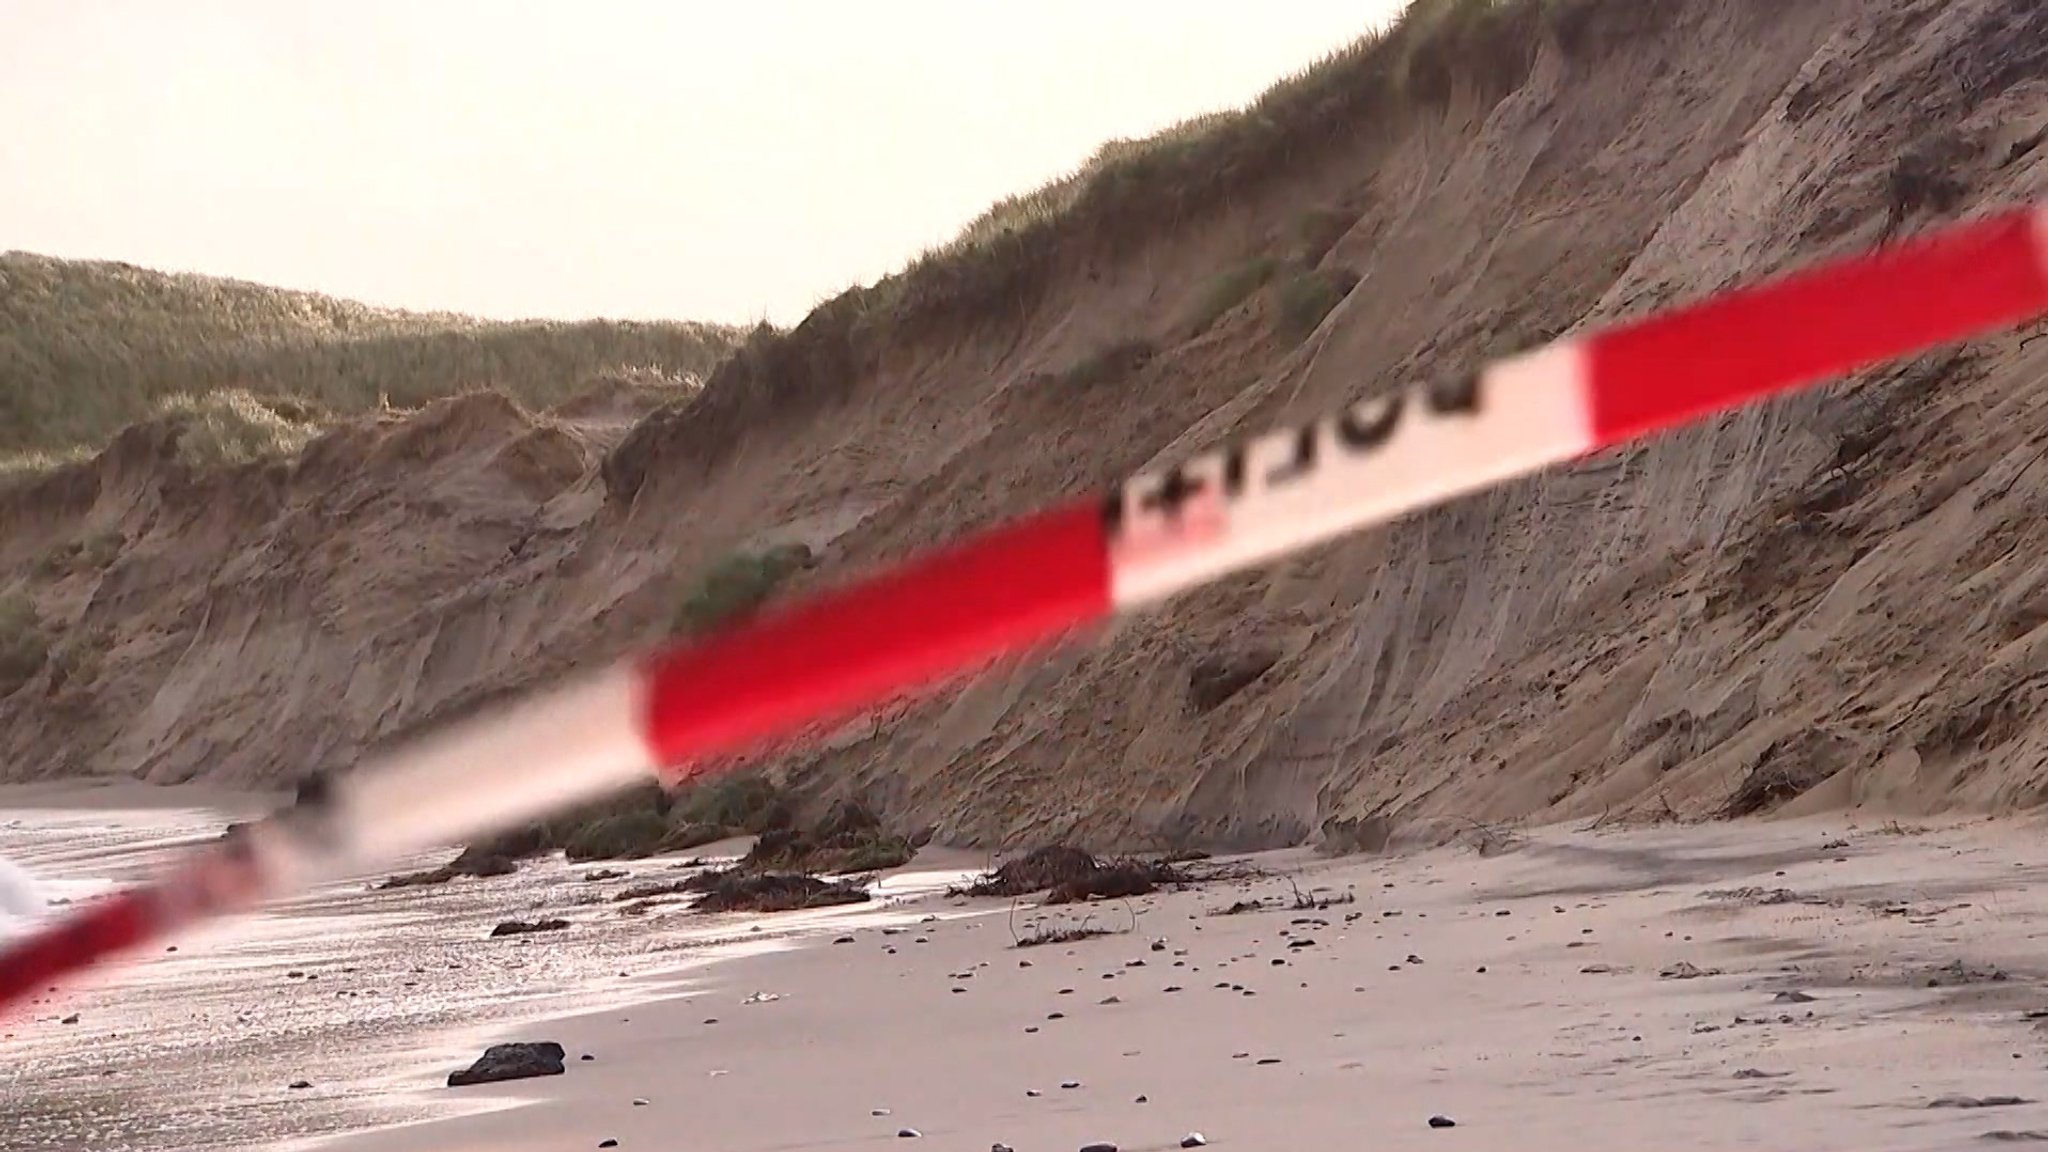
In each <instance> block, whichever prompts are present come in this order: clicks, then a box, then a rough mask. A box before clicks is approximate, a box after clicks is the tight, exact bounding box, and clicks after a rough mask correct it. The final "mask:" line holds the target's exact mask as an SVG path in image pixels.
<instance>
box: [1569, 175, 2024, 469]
mask: <svg viewBox="0 0 2048 1152" xmlns="http://www.w3.org/2000/svg"><path fill="white" fill-rule="evenodd" d="M2044 309H2048V273H2044V270H2043V266H2042V260H2041V256H2040V254H2039V251H2038V249H2037V247H2036V240H2035V225H2034V213H2033V212H2032V211H2020V212H2008V213H2003V214H2000V215H1997V216H1992V217H1988V218H1986V219H1983V220H1979V221H1975V222H1972V223H1969V224H1964V225H1961V226H1958V227H1955V228H1950V229H1946V230H1944V231H1942V232H1939V233H1936V234H1934V235H1932V236H1929V237H1924V238H1920V239H1916V240H1911V241H1906V242H1904V243H1901V244H1899V245H1897V246H1895V247H1893V248H1890V249H1886V250H1882V251H1880V252H1878V253H1876V254H1873V255H1864V256H1857V257H1853V258H1850V259H1846V260H1840V261H1836V262H1834V263H1831V264H1824V265H1822V266H1820V267H1818V268H1815V269H1812V270H1810V271H1806V272H1801V273H1797V274H1794V275H1791V276H1787V277H1785V278H1784V279H1781V280H1778V281H1776V282H1774V283H1768V284H1764V285H1761V286H1759V287H1756V288H1751V289H1746V290H1741V291H1736V292H1731V293H1729V294H1727V295H1725V296H1721V297H1719V298H1717V299H1714V300H1711V301H1708V302H1706V303H1703V304H1699V305H1696V306H1694V307H1690V308H1685V309H1682V310H1680V311H1677V312H1674V313H1670V314H1667V315H1663V316H1658V317H1653V318H1651V319H1647V320H1643V321H1641V322H1639V323H1634V324H1626V325H1622V326H1620V327H1617V328H1614V329H1611V330H1609V331H1607V332H1604V333H1601V334H1599V335H1596V336H1594V337H1593V338H1591V339H1590V340H1589V341H1588V344H1587V355H1588V358H1589V362H1590V375H1591V384H1590V387H1589V393H1590V403H1591V408H1592V412H1593V433H1594V437H1595V440H1596V441H1597V444H1598V447H1602V448H1604V447H1607V446H1609V445H1612V444H1615V443H1618V442H1620V441H1622V440H1627V439H1630V438H1632V437H1635V436H1639V435H1642V434H1643V433H1646V432H1652V431H1655V430H1657V429H1660V428H1666V427H1669V426H1671V425H1675V424H1681V423H1684V422H1685V421H1687V420H1690V419H1692V418H1694V417H1697V416H1703V415H1706V414H1707V413H1709V412H1712V411H1715V410H1716V409H1721V408H1732V407H1735V406H1736V405H1739V404H1744V403H1747V402H1749V401H1752V400H1757V399H1761V398H1763V397H1765V396H1769V395H1771V394H1772V393H1775V392H1779V391H1783V390H1785V389H1787V388H1791V387H1794V386H1796V385H1799V384H1805V383H1810V382H1812V381H1815V380H1820V379H1824V378H1826V377H1829V376H1835V375H1840V374H1843V373H1846V372H1850V371H1854V370H1856V369H1858V368H1864V367H1868V366H1870V365H1872V364H1876V363H1879V362H1881V361H1884V360H1888V359H1891V358H1893V357H1895V356H1902V355H1905V354H1907V353H1911V352H1917V351H1920V350H1921V349H1924V348H1928V347H1932V346H1937V345H1941V344H1945V343H1949V342H1952V341H1955V340H1961V339H1966V338H1968V337H1971V336H1975V335H1978V334H1980V333H1983V332H1987V331H1990V330H1992V329H1994V328H1997V327H2000V326H2002V325H2006V324H2011V323H2013V322H2015V321H2018V320H2021V319H2024V318H2026V317H2028V316H2030V315H2033V314H2035V313H2038V312H2041V311H2043V310H2044Z"/></svg>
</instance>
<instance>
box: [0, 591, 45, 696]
mask: <svg viewBox="0 0 2048 1152" xmlns="http://www.w3.org/2000/svg"><path fill="white" fill-rule="evenodd" d="M49 654H50V639H49V637H48V636H47V635H46V634H45V633H44V630H43V621H42V618H41V617H40V616H38V615H37V614H36V606H35V604H34V603H33V602H32V601H30V600H29V598H28V594H27V593H25V592H23V591H22V590H21V589H19V588H13V589H10V590H8V591H7V592H5V593H0V696H6V695H9V694H11V693H13V692H14V691H15V690H16V689H18V688H20V687H21V686H22V685H23V684H26V683H28V682H29V680H30V679H31V678H32V677H34V676H35V674H36V673H37V672H40V671H42V668H43V662H44V661H45V660H47V659H48V658H49Z"/></svg>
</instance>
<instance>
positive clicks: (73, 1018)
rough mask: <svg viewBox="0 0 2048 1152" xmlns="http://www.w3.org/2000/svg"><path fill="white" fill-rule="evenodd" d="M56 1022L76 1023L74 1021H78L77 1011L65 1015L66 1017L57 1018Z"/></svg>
mask: <svg viewBox="0 0 2048 1152" xmlns="http://www.w3.org/2000/svg"><path fill="white" fill-rule="evenodd" d="M57 1023H59V1024H76V1023H78V1013H76V1012H73V1013H72V1014H71V1015H69V1016H66V1017H65V1018H63V1019H62V1020H59V1021H57Z"/></svg>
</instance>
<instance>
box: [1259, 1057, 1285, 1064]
mask: <svg viewBox="0 0 2048 1152" xmlns="http://www.w3.org/2000/svg"><path fill="white" fill-rule="evenodd" d="M1279 1062H1280V1058H1279V1057H1278V1056H1261V1057H1259V1059H1258V1060H1257V1061H1256V1063H1259V1064H1278V1063H1279Z"/></svg>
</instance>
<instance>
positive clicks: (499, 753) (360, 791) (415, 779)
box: [330, 663, 658, 870]
mask: <svg viewBox="0 0 2048 1152" xmlns="http://www.w3.org/2000/svg"><path fill="white" fill-rule="evenodd" d="M644 693H645V681H644V679H643V677H642V674H641V672H640V670H639V669H638V668H637V667H635V666H634V665H632V664H631V663H626V664H621V665H619V666H618V667H616V668H611V669H607V670H606V671H604V672H602V673H600V674H598V675H595V676H591V677H588V678H585V679H583V680H581V681H578V682H573V683H571V684H569V685H567V686H565V687H563V688H561V689H558V690H556V691H553V692H550V693H547V694H546V695H543V696H540V697H538V698H535V699H533V700H529V701H526V702H524V703H521V704H519V705H515V706H513V707H511V708H500V709H493V710H489V711H487V712H485V713H484V714H483V715H481V716H477V717H474V718H471V719H469V720H465V721H463V722H462V723H459V724H456V725H453V726H451V727H450V728H449V729H448V730H446V731H443V732H439V733H435V734H434V735H431V736H428V737H426V738H424V739H422V740H420V741H418V742H416V743H413V744H410V745H407V746H405V747H402V748H399V749H396V750H394V751H393V752H392V753H391V754H390V755H388V756H386V757H382V758H380V759H379V760H377V761H376V762H375V763H369V764H364V765H362V766H361V767H360V768H358V769H357V770H355V771H353V772H350V773H348V774H346V775H344V776H339V777H337V778H336V779H335V780H334V782H333V785H332V788H333V792H332V799H331V801H330V803H332V804H333V805H334V806H335V810H334V819H335V822H336V823H335V827H336V828H337V829H338V830H339V831H340V833H341V835H342V837H343V843H342V845H341V846H340V848H341V851H340V855H339V856H338V857H337V859H335V860H334V861H333V864H334V865H335V866H337V867H338V868H341V869H344V870H346V869H350V868H352V867H353V866H354V865H355V864H356V863H357V862H361V863H365V864H372V865H374V864H380V863H383V862H386V861H389V860H392V859H394V858H396V857H399V856H403V855H406V854H408V853H412V852H419V851H422V850H425V849H429V848H435V847H441V846H447V845H454V844H458V843H461V842H463V841H465V840H468V839H470V838H471V837H475V836H479V835H484V834H488V833H493V832H498V831H501V830H504V829H507V828H515V827H518V826H519V825H521V824H524V823H527V822H529V821H532V820H537V819H541V818H544V817H546V816H548V815H549V814H551V813H554V812H556V811H558V810H560V809H563V808H567V807H571V806H574V805H576V804H579V803H585V802H588V801H591V800H596V799H601V798H603V797H604V796H607V795H609V794H611V793H614V792H617V791H619V790H620V789H622V788H624V787H626V786H627V785H630V784H632V783H634V782H635V781H637V780H641V779H647V778H651V777H652V776H653V774H654V772H655V769H656V768H657V767H658V765H657V764H656V763H655V758H654V756H653V754H652V753H651V752H650V751H649V749H648V746H647V741H646V738H645V737H644V736H643V735H642V728H643V726H644V724H645V714H644V710H643V709H642V707H641V704H642V701H643V699H644Z"/></svg>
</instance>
